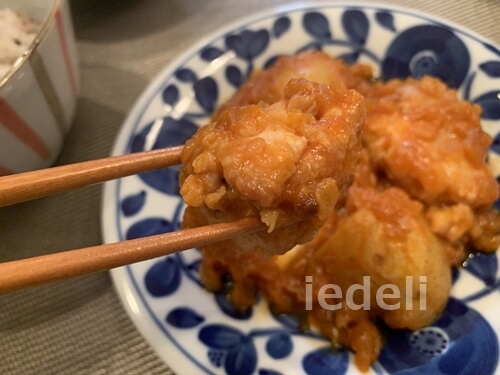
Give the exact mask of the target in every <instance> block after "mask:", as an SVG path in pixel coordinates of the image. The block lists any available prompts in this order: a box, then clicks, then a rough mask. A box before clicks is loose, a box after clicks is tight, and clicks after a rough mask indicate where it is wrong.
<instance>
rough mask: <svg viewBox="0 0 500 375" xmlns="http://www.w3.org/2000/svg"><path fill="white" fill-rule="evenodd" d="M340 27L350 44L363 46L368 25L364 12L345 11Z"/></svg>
mask: <svg viewBox="0 0 500 375" xmlns="http://www.w3.org/2000/svg"><path fill="white" fill-rule="evenodd" d="M342 26H343V27H344V31H345V33H346V34H347V36H348V38H349V40H350V41H351V42H352V43H354V44H355V45H358V46H362V45H364V44H365V42H366V38H367V37H368V31H369V29H370V23H369V21H368V17H367V16H366V14H365V13H364V12H362V11H361V10H346V11H345V12H344V14H343V15H342Z"/></svg>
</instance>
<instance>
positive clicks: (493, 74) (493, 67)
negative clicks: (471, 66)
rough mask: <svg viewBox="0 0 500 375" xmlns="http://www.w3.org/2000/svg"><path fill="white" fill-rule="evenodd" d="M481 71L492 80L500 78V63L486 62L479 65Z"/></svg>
mask: <svg viewBox="0 0 500 375" xmlns="http://www.w3.org/2000/svg"><path fill="white" fill-rule="evenodd" d="M479 69H481V70H482V71H483V72H485V73H486V75H487V76H488V77H490V78H500V61H486V62H484V63H482V64H479Z"/></svg>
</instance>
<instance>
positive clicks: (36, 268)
mask: <svg viewBox="0 0 500 375" xmlns="http://www.w3.org/2000/svg"><path fill="white" fill-rule="evenodd" d="M266 228H267V226H266V225H265V224H264V223H262V221H261V220H260V219H259V218H257V217H253V218H246V219H241V220H239V221H235V222H230V223H221V224H213V225H208V226H204V227H199V228H192V229H184V230H181V231H177V232H171V233H166V234H159V235H155V236H150V237H145V238H139V239H134V240H127V241H122V242H116V243H111V244H105V245H99V246H92V247H87V248H82V249H76V250H70V251H64V252H61V253H55V254H49V255H42V256H38V257H34V258H28V259H22V260H16V261H11V262H5V263H0V294H5V293H10V292H13V291H16V290H20V289H24V288H28V287H33V286H37V285H42V284H47V283H51V282H55V281H60V280H64V279H69V278H72V277H77V276H81V275H85V274H89V273H93V272H97V271H104V270H109V269H112V268H115V267H120V266H124V265H126V264H131V263H135V262H139V261H143V260H147V259H152V258H157V257H160V256H163V255H168V254H173V253H176V252H178V251H182V250H186V249H190V248H193V247H197V246H203V245H208V244H210V243H214V242H218V241H223V240H226V239H229V238H231V237H234V236H236V235H240V234H244V233H250V232H254V231H258V230H262V229H266Z"/></svg>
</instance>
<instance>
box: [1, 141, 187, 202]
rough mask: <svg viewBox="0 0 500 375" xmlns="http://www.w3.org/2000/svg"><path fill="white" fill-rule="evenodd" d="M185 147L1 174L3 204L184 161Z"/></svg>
mask: <svg viewBox="0 0 500 375" xmlns="http://www.w3.org/2000/svg"><path fill="white" fill-rule="evenodd" d="M182 148H183V146H177V147H171V148H165V149H159V150H153V151H144V152H137V153H133V154H127V155H121V156H112V157H109V158H104V159H98V160H91V161H85V162H81V163H75V164H69V165H63V166H60V167H53V168H46V169H41V170H37V171H31V172H25V173H19V174H14V175H8V176H2V177H0V207H3V206H8V205H12V204H16V203H21V202H24V201H28V200H32V199H37V198H41V197H44V196H47V195H51V194H56V193H62V192H64V191H68V190H72V189H78V188H81V187H84V186H88V185H92V184H96V183H100V182H104V181H109V180H112V179H115V178H120V177H125V176H131V175H133V174H136V173H141V172H146V171H151V170H155V169H160V168H165V167H168V166H171V165H175V164H179V163H180V154H181V151H182Z"/></svg>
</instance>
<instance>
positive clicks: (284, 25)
mask: <svg viewBox="0 0 500 375" xmlns="http://www.w3.org/2000/svg"><path fill="white" fill-rule="evenodd" d="M291 24H292V21H290V18H289V17H286V16H283V17H279V18H277V19H276V21H274V24H273V36H274V37H275V38H279V37H281V36H282V35H283V34H285V33H286V32H287V31H288V30H289V29H290V25H291Z"/></svg>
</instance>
